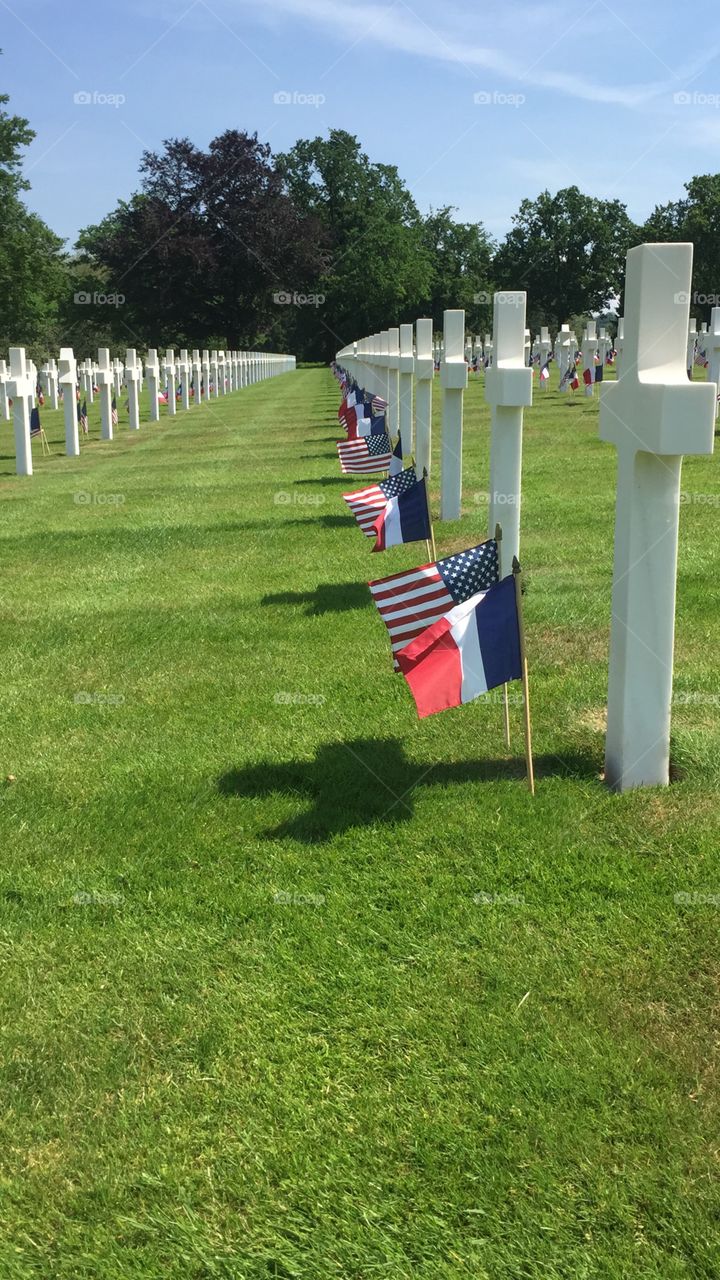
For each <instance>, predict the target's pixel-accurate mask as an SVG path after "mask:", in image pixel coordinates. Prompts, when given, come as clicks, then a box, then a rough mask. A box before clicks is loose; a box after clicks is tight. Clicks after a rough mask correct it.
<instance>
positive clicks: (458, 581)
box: [368, 538, 500, 671]
mask: <svg viewBox="0 0 720 1280" xmlns="http://www.w3.org/2000/svg"><path fill="white" fill-rule="evenodd" d="M499 576H500V569H499V561H498V548H497V542H496V541H495V539H494V538H489V539H488V541H487V542H481V543H480V545H479V546H477V547H470V548H469V550H467V551H459V552H457V554H456V555H454V556H445V558H444V559H442V560H438V561H437V562H436V563H431V564H421V565H420V567H419V568H418V569H406V570H404V571H403V572H401V573H393V574H391V576H390V577H389V578H379V579H377V580H376V581H374V582H370V583H369V584H368V585H369V587H370V591H371V592H372V597H373V600H374V602H375V604H376V606H377V609H378V612H379V614H380V617H381V618H382V620H383V622H384V623H385V626H386V627H387V629H388V634H389V636H390V644H391V647H392V652H393V659H394V662H395V669H396V671H398V670H399V669H400V668H399V667H398V662H397V654H398V653H399V652H400V650H401V649H404V648H405V646H406V645H408V644H410V643H411V641H413V640H414V639H415V638H416V636H419V635H420V634H421V633H422V632H423V631H425V630H426V629H427V628H428V627H430V626H432V624H433V623H434V622H438V621H439V619H440V618H442V617H443V616H444V615H445V614H446V613H447V612H448V610H449V609H452V607H453V605H456V604H463V603H464V601H465V600H469V599H470V596H473V595H475V593H476V592H478V591H484V590H486V588H487V587H490V586H492V585H493V583H495V582H497V580H498V578H499Z"/></svg>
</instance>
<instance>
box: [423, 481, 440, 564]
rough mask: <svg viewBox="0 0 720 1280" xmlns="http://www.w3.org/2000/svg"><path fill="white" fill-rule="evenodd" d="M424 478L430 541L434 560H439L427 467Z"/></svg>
mask: <svg viewBox="0 0 720 1280" xmlns="http://www.w3.org/2000/svg"><path fill="white" fill-rule="evenodd" d="M423 480H424V481H425V501H426V502H427V513H428V520H429V522H430V541H431V543H432V558H433V560H437V551H436V550H435V530H434V529H433V518H432V511H431V510H430V490H429V489H428V473H427V467H423Z"/></svg>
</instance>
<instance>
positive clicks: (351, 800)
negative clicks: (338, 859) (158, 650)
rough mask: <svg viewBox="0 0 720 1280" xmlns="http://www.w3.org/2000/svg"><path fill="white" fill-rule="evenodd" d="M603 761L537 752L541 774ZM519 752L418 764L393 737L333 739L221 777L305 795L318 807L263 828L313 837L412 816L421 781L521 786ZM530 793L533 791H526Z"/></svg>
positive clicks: (230, 791)
mask: <svg viewBox="0 0 720 1280" xmlns="http://www.w3.org/2000/svg"><path fill="white" fill-rule="evenodd" d="M597 774H598V762H597V761H596V760H594V759H593V758H592V757H591V756H590V755H589V754H583V753H580V752H575V753H567V754H565V755H563V756H538V757H536V759H535V775H536V778H539V779H542V778H543V777H581V778H588V777H592V778H597ZM524 777H525V765H524V760H523V758H522V756H520V757H518V758H516V759H511V760H460V761H456V762H453V763H447V764H444V763H442V762H439V763H438V764H434V765H425V764H417V763H415V762H414V761H411V760H408V759H407V758H406V756H405V753H404V749H403V745H402V743H401V742H400V741H399V740H398V739H395V738H385V739H364V738H357V739H354V740H353V741H351V742H341V741H336V742H328V743H325V744H323V745H322V746H321V747H319V748H318V750H317V753H316V756H315V759H314V760H310V761H305V762H302V763H296V762H292V761H288V762H287V763H284V764H283V763H280V764H279V763H278V762H277V761H275V760H268V761H267V762H265V763H262V764H257V765H253V766H251V767H249V768H247V769H231V770H229V771H228V772H227V773H225V774H223V775H222V776H221V777H220V778H219V779H218V790H219V791H220V793H221V795H225V796H254V797H257V796H269V795H278V794H281V795H282V794H285V795H290V794H292V795H298V794H299V795H301V796H303V797H304V798H305V799H307V800H308V801H312V802H313V806H314V807H313V808H312V809H309V810H308V811H306V812H305V813H302V814H299V815H297V816H296V817H293V818H290V819H288V821H287V822H282V823H281V824H280V826H278V827H275V828H272V829H270V830H268V831H265V832H263V833H262V834H263V836H264V837H265V838H266V839H269V840H277V839H284V838H291V839H293V840H301V841H304V842H305V843H308V844H312V843H314V842H317V841H318V840H327V839H330V837H332V836H333V835H337V834H340V833H341V832H344V831H348V830H350V829H351V828H352V827H365V826H373V825H376V824H377V823H384V824H386V825H388V826H392V825H395V824H397V823H401V822H407V821H409V819H410V818H412V816H413V813H414V806H413V798H414V794H415V792H416V791H417V789H418V788H419V787H447V786H451V785H454V784H456V783H462V782H475V783H477V782H497V781H508V780H515V781H517V783H518V786H522V784H523V781H524ZM528 800H529V797H528Z"/></svg>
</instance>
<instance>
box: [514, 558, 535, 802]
mask: <svg viewBox="0 0 720 1280" xmlns="http://www.w3.org/2000/svg"><path fill="white" fill-rule="evenodd" d="M512 571H513V577H514V579H515V600H516V602H517V616H518V633H519V636H520V668H521V670H522V687H523V704H524V710H525V766H526V769H527V784H528V790H529V792H530V795H531V796H534V795H535V772H534V769H533V758H532V726H531V723H530V689H529V686H528V667H527V656H526V654H525V626H524V623H523V609H522V570H521V568H520V565H519V563H518V561H517V558H516V557H515V556H513V564H512Z"/></svg>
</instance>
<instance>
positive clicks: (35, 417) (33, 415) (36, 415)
mask: <svg viewBox="0 0 720 1280" xmlns="http://www.w3.org/2000/svg"><path fill="white" fill-rule="evenodd" d="M41 434H42V427H41V426H40V410H39V409H38V407H37V405H36V406H35V407H34V408H33V409H31V410H30V435H31V436H39V435H41Z"/></svg>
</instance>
